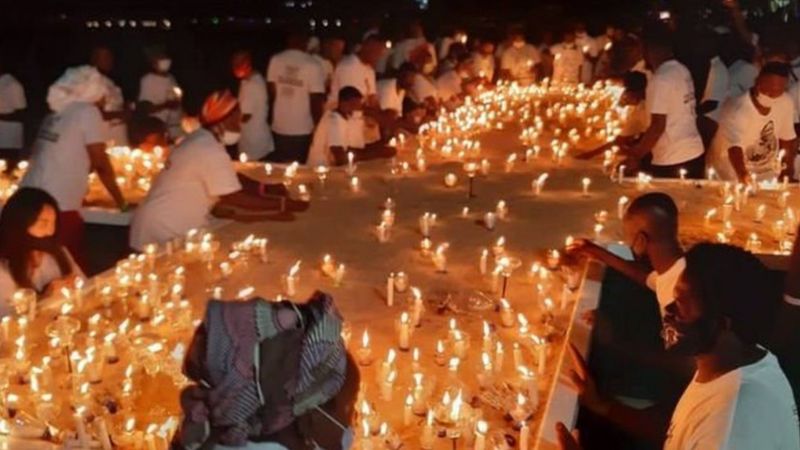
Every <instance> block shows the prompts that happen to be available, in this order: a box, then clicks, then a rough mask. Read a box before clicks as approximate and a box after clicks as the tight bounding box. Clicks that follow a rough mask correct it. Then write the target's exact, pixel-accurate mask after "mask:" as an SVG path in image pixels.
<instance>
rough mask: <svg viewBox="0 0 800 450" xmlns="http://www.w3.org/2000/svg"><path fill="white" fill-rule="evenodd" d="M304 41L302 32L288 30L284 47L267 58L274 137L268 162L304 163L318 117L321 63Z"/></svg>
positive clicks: (321, 93) (322, 78)
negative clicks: (273, 145) (272, 148)
mask: <svg viewBox="0 0 800 450" xmlns="http://www.w3.org/2000/svg"><path fill="white" fill-rule="evenodd" d="M307 43H308V36H307V35H306V34H305V33H304V32H301V31H292V32H291V33H289V36H288V37H287V40H286V50H284V51H283V52H281V53H278V54H276V55H274V56H273V57H272V59H270V61H269V68H268V69H267V83H268V88H269V100H270V107H269V112H270V117H271V119H270V123H271V124H272V132H273V133H274V136H275V151H274V152H273V153H272V154H270V157H269V160H270V161H275V162H292V161H297V162H300V163H304V162H305V161H306V158H308V146H309V145H310V144H311V134H312V133H313V132H314V127H315V126H316V124H317V122H319V119H320V117H322V111H323V107H324V104H325V75H324V74H323V72H322V66H320V65H319V63H318V62H317V61H316V60H314V57H312V56H311V55H309V54H308V53H306V52H305V49H306V44H307Z"/></svg>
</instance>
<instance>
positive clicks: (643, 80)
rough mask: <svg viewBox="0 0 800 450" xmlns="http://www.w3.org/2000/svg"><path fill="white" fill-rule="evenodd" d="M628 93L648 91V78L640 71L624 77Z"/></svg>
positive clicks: (632, 71) (628, 73)
mask: <svg viewBox="0 0 800 450" xmlns="http://www.w3.org/2000/svg"><path fill="white" fill-rule="evenodd" d="M622 84H623V86H625V90H626V91H633V92H644V91H645V90H647V76H646V75H645V74H643V73H642V72H639V71H638V70H630V71H628V72H626V73H625V75H623V76H622Z"/></svg>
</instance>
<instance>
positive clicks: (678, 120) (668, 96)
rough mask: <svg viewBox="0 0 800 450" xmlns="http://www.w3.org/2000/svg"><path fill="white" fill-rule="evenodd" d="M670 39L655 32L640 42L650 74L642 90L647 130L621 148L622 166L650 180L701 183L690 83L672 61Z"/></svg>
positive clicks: (700, 152) (699, 141) (685, 72)
mask: <svg viewBox="0 0 800 450" xmlns="http://www.w3.org/2000/svg"><path fill="white" fill-rule="evenodd" d="M671 39H672V37H671V35H670V34H669V32H667V31H665V30H659V29H657V28H656V29H654V30H651V32H650V35H649V36H647V37H646V39H645V59H647V63H648V65H649V66H650V67H652V68H653V70H654V73H653V78H652V79H651V80H650V81H649V82H648V85H647V110H648V111H649V112H650V126H649V127H648V129H647V131H646V132H645V133H644V135H643V136H642V138H641V139H640V140H639V141H638V142H637V143H636V145H634V146H631V147H627V148H626V149H624V151H625V153H626V156H627V159H626V161H625V163H624V164H625V165H626V167H627V168H628V169H629V170H631V171H633V172H635V171H636V170H638V169H639V168H640V167H643V166H644V168H645V170H648V171H649V173H650V174H651V175H653V176H655V177H662V178H678V177H679V176H684V175H685V176H688V177H689V178H702V177H703V176H704V173H705V163H704V161H703V153H704V148H703V140H702V139H701V138H700V133H699V132H698V131H697V124H696V123H695V118H696V113H695V104H696V100H695V96H694V83H693V81H692V75H691V74H690V73H689V70H688V69H686V67H685V66H684V65H683V64H681V63H680V62H678V61H677V60H676V59H675V58H674V54H673V50H672V41H671ZM647 156H650V157H651V158H652V161H651V162H650V164H649V165H646V164H643V160H644V159H645V157H647ZM683 171H685V173H684V172H683Z"/></svg>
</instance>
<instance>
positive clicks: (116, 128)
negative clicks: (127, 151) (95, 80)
mask: <svg viewBox="0 0 800 450" xmlns="http://www.w3.org/2000/svg"><path fill="white" fill-rule="evenodd" d="M100 77H101V78H100V79H101V80H102V82H103V84H105V86H106V96H105V105H103V107H104V109H105V110H106V111H109V112H110V111H115V112H116V111H122V109H123V108H125V98H124V97H123V96H122V89H120V88H119V86H117V85H116V84H115V83H114V81H112V80H111V78H108V77H107V76H105V75H104V74H102V73H101V74H100ZM105 124H106V133H107V134H106V141H113V144H114V145H128V127H127V126H126V125H125V121H123V120H121V119H117V120H109V121H106V122H105Z"/></svg>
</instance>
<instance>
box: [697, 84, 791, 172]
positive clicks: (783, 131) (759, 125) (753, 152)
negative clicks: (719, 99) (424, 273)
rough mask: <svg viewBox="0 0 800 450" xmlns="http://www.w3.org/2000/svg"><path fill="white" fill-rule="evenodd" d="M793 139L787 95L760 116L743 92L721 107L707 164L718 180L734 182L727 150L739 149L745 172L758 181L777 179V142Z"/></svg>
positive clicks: (789, 102)
mask: <svg viewBox="0 0 800 450" xmlns="http://www.w3.org/2000/svg"><path fill="white" fill-rule="evenodd" d="M794 138H795V132H794V108H793V106H792V101H791V100H790V99H789V96H788V95H786V94H784V95H782V96H781V97H780V98H778V99H777V101H776V102H775V105H774V106H773V107H772V108H771V109H770V111H769V113H767V114H766V115H763V114H761V113H760V112H759V111H758V109H756V106H755V104H753V99H752V97H751V95H750V93H749V92H747V93H745V94H742V95H740V96H739V97H735V98H731V99H729V100H728V101H727V102H726V103H725V105H724V106H723V108H722V113H721V115H720V122H719V131H717V134H716V135H715V136H714V140H713V141H712V143H711V150H710V152H709V164H710V165H711V166H712V167H714V169H715V170H716V171H717V173H718V174H719V176H720V177H721V178H722V179H724V180H730V181H736V180H737V176H736V171H734V169H733V165H732V164H731V161H730V158H729V157H728V149H730V148H731V147H741V148H742V151H743V152H744V163H745V167H746V168H747V171H748V172H749V173H752V174H755V175H756V178H757V179H758V180H771V179H774V178H777V177H779V176H780V171H778V170H776V169H777V167H776V161H777V158H778V151H779V141H780V140H784V141H790V140H792V139H794Z"/></svg>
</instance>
